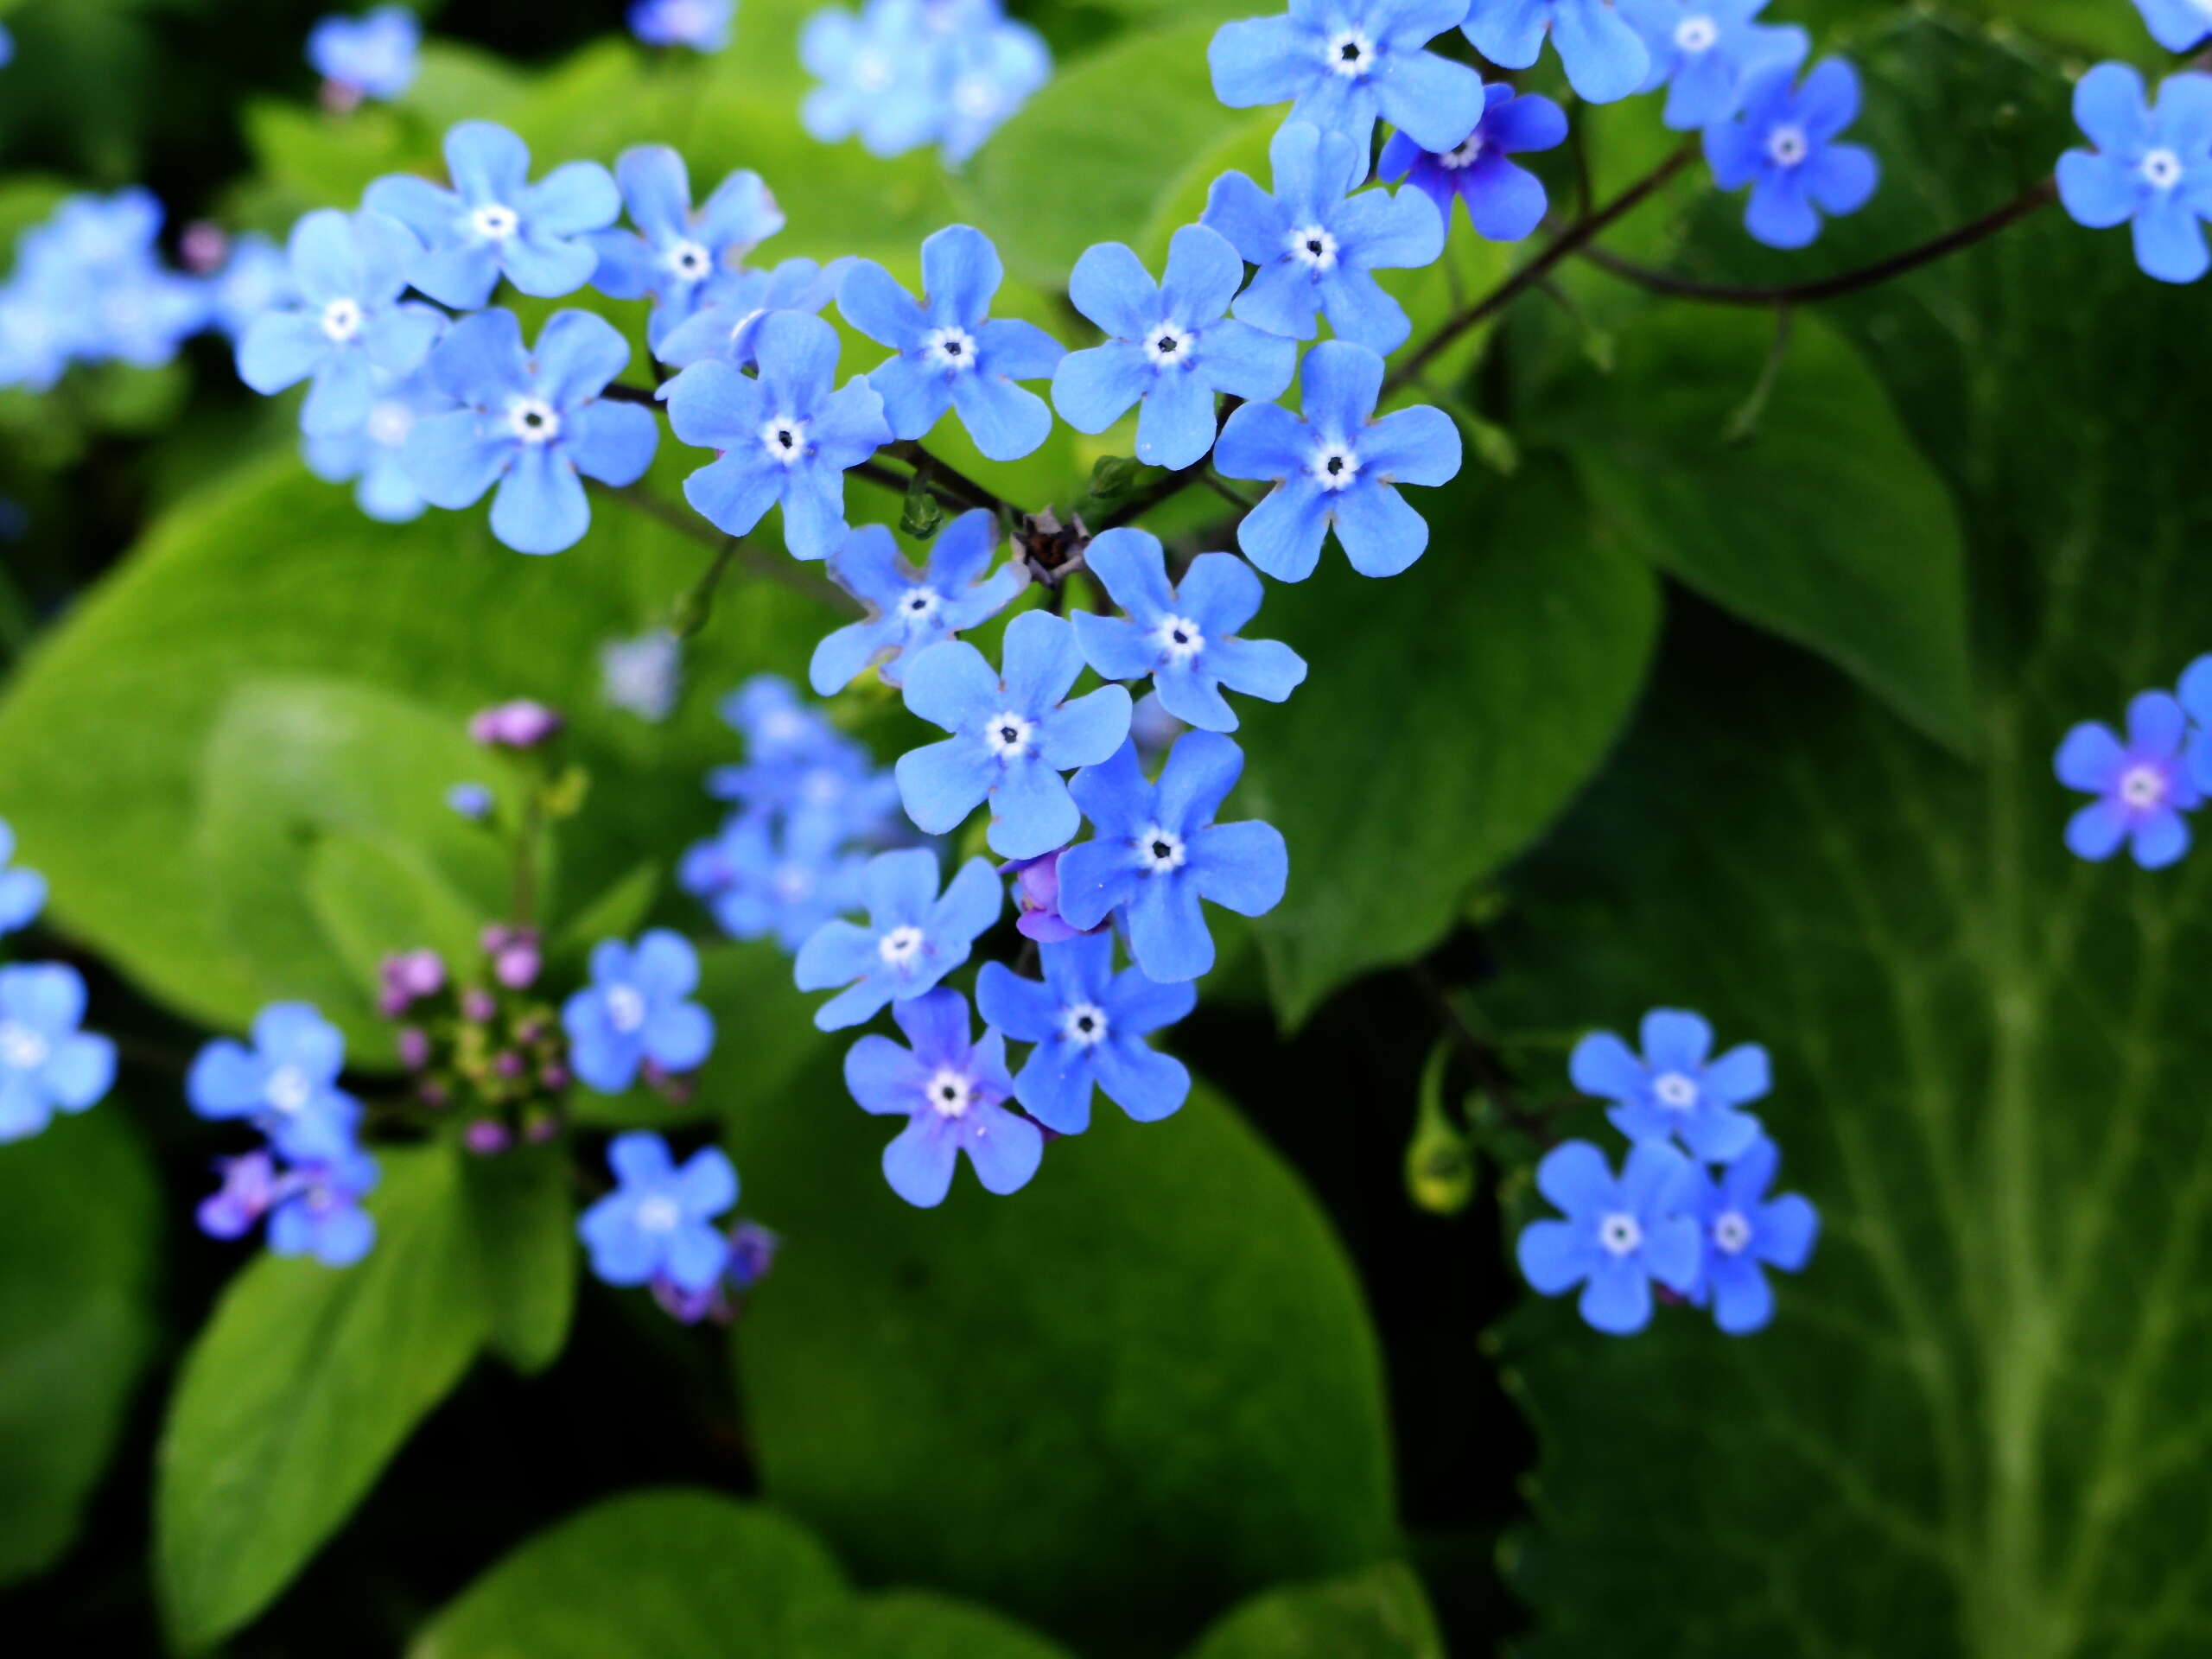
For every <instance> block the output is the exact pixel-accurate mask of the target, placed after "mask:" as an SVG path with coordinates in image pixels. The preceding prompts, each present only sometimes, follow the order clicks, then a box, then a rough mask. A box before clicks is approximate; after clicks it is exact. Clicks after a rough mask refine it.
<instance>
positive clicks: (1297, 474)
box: [1213, 340, 1459, 582]
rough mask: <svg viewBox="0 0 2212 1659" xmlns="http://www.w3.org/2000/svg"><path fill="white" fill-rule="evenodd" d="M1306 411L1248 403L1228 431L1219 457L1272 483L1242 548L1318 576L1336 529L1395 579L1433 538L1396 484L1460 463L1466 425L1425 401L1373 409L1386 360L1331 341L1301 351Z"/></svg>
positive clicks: (1267, 562) (1239, 536)
mask: <svg viewBox="0 0 2212 1659" xmlns="http://www.w3.org/2000/svg"><path fill="white" fill-rule="evenodd" d="M1302 381H1303V391H1304V398H1303V402H1304V404H1305V410H1306V412H1305V413H1304V414H1303V415H1293V414H1292V413H1290V411H1289V410H1286V409H1284V408H1283V407H1282V406H1281V404H1245V405H1244V406H1243V408H1241V409H1239V410H1237V411H1236V413H1235V414H1233V415H1231V416H1230V417H1229V419H1228V421H1227V423H1225V424H1224V426H1223V427H1222V429H1221V442H1220V444H1219V446H1218V447H1217V448H1216V450H1215V452H1214V458H1213V464H1214V466H1215V467H1216V468H1217V469H1218V470H1219V471H1220V473H1221V474H1223V476H1224V477H1227V478H1249V479H1263V480H1267V481H1268V482H1270V483H1272V484H1273V485H1274V486H1275V487H1274V489H1273V490H1272V491H1270V492H1269V493H1268V497H1267V499H1265V500H1263V501H1262V502H1261V503H1260V505H1258V506H1256V507H1255V508H1253V509H1252V511H1251V512H1249V513H1247V514H1245V516H1244V520H1243V523H1242V524H1238V525H1237V527H1236V544H1237V546H1239V547H1241V548H1243V550H1244V556H1245V557H1246V558H1248V559H1249V560H1251V561H1252V563H1254V564H1255V565H1257V566H1259V568H1260V569H1262V570H1263V571H1265V572H1266V573H1267V574H1268V575H1271V576H1273V577H1274V578H1275V580H1277V581H1278V582H1303V581H1305V580H1306V577H1308V576H1310V575H1313V567H1314V565H1315V564H1316V563H1319V560H1320V557H1321V544H1322V543H1323V542H1324V541H1325V540H1326V539H1327V537H1328V533H1329V531H1332V530H1334V531H1336V532H1337V540H1338V543H1339V544H1341V545H1342V546H1343V548H1344V556H1345V557H1346V558H1348V559H1350V560H1351V568H1352V569H1355V570H1357V571H1358V572H1359V573H1360V574H1361V575H1363V576H1395V575H1397V574H1398V573H1399V572H1400V571H1401V570H1403V569H1405V568H1406V567H1407V566H1408V565H1409V564H1411V563H1413V562H1414V560H1415V559H1418V558H1419V557H1421V554H1422V553H1423V552H1424V551H1425V550H1427V546H1428V521H1427V519H1425V518H1422V517H1421V514H1420V513H1419V512H1415V511H1414V508H1413V507H1412V506H1411V505H1409V504H1408V502H1407V501H1406V499H1405V498H1404V497H1403V496H1402V495H1400V494H1399V493H1398V486H1400V485H1402V484H1422V485H1437V484H1445V483H1448V482H1450V481H1451V480H1452V478H1453V477H1454V476H1456V475H1457V474H1458V473H1459V428H1457V427H1456V426H1454V425H1453V424H1452V417H1451V416H1448V415H1446V414H1445V413H1444V412H1443V410H1438V409H1431V408H1429V407H1427V405H1425V404H1424V405H1422V406H1421V407H1418V408H1414V409H1402V410H1396V411H1395V413H1392V414H1389V415H1385V416H1383V418H1382V419H1380V420H1376V419H1374V418H1373V416H1374V412H1375V404H1376V399H1377V398H1378V397H1381V396H1382V394H1383V359H1381V358H1379V357H1377V356H1376V354H1375V353H1372V352H1370V351H1369V350H1368V349H1367V348H1366V347H1365V346H1355V345H1353V344H1352V343H1351V341H1349V340H1327V341H1325V342H1323V343H1322V344H1321V345H1319V346H1315V347H1314V348H1313V350H1312V351H1310V352H1308V353H1306V366H1305V369H1304V371H1303V373H1302Z"/></svg>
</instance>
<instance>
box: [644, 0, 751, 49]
mask: <svg viewBox="0 0 2212 1659" xmlns="http://www.w3.org/2000/svg"><path fill="white" fill-rule="evenodd" d="M736 11H737V4H736V0H631V3H630V32H631V33H632V35H636V36H637V37H638V38H639V40H640V41H644V42H645V44H646V45H647V46H688V47H690V48H691V49H692V50H693V51H694V52H719V51H721V49H722V48H724V47H726V46H728V44H729V29H730V22H731V20H732V19H733V17H734V16H735V14H736Z"/></svg>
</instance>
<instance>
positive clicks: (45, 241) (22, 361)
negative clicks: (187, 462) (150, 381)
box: [0, 188, 210, 391]
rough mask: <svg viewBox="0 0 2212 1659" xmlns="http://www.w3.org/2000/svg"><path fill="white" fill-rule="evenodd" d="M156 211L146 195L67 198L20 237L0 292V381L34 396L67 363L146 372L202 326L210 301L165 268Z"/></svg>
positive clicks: (197, 287) (155, 203)
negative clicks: (112, 363) (116, 362)
mask: <svg viewBox="0 0 2212 1659" xmlns="http://www.w3.org/2000/svg"><path fill="white" fill-rule="evenodd" d="M161 226H162V205H161V203H160V202H159V201H157V200H155V198H154V196H153V194H151V193H150V192H149V191H146V190H143V189H137V188H132V189H129V190H121V191H118V192H117V193H116V194H113V195H111V196H92V195H78V196H71V197H69V198H68V199H67V200H64V201H63V202H62V203H61V205H60V207H57V208H55V209H54V213H53V214H52V215H51V216H50V217H49V218H48V219H47V220H46V221H45V222H44V223H43V224H40V225H35V226H32V227H31V228H30V229H29V230H28V231H25V232H23V233H22V236H21V237H20V238H17V241H16V269H15V272H14V274H13V276H11V277H10V279H9V281H8V283H7V285H6V287H5V289H0V384H6V385H26V386H29V387H30V388H31V389H32V390H34V391H41V390H43V389H45V388H46V387H48V386H50V385H53V384H54V381H55V380H56V379H58V378H60V375H61V372H62V371H63V369H64V368H65V367H66V366H67V365H68V363H69V362H70V360H71V359H80V360H84V361H87V362H97V361H100V360H102V359H110V358H119V359H123V360H124V361H125V362H128V363H133V364H136V365H139V366H140V367H145V368H152V367H157V366H159V365H162V364H163V363H166V362H168V360H169V359H171V358H173V357H174V356H175V354H176V350H177V347H178V346H179V345H180V344H181V342H182V340H184V338H185V337H186V336H187V335H188V334H193V333H194V332H196V331H197V330H199V329H200V328H201V327H205V326H206V324H207V320H208V312H209V304H210V296H209V294H208V291H207V289H206V288H205V286H204V285H203V284H201V283H198V282H195V281H192V280H189V279H188V278H185V277H179V276H177V275H176V274H175V273H174V272H172V271H169V270H164V269H163V268H162V264H161V260H160V253H159V249H158V247H157V245H156V237H157V235H158V234H159V232H160V231H161Z"/></svg>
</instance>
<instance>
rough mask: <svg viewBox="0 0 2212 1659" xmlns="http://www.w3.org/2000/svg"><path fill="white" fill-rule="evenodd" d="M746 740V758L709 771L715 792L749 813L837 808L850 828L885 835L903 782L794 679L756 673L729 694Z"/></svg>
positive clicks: (730, 711)
mask: <svg viewBox="0 0 2212 1659" xmlns="http://www.w3.org/2000/svg"><path fill="white" fill-rule="evenodd" d="M721 715H722V718H723V719H724V720H725V721H728V723H729V724H730V726H731V727H732V728H734V730H736V731H737V732H738V733H740V734H741V735H742V736H743V737H744V739H745V742H746V757H745V760H744V761H743V762H742V763H741V764H740V765H737V766H717V767H715V769H714V771H712V772H709V773H708V774H707V792H708V793H709V795H712V796H713V797H715V799H717V800H722V801H728V802H731V803H733V804H735V805H736V806H737V807H739V808H740V809H741V810H743V811H746V812H748V813H769V814H775V815H781V816H789V815H792V814H796V813H801V812H805V813H829V814H831V815H833V816H835V817H837V818H838V819H839V821H840V822H842V823H843V824H844V825H845V828H846V829H847V831H848V833H849V834H850V835H852V836H871V837H873V836H881V835H882V834H883V833H884V832H886V831H887V829H890V828H891V825H890V823H889V822H888V821H889V820H890V819H891V818H892V817H893V815H895V814H896V812H897V811H898V809H899V785H898V782H897V780H896V779H893V777H892V775H891V773H890V771H889V769H888V768H885V769H882V770H879V769H878V768H877V766H876V765H875V763H874V760H872V759H870V757H869V755H868V751H867V750H866V749H864V748H862V747H861V746H860V745H859V744H858V743H855V741H853V740H852V739H851V738H849V737H847V736H845V735H844V734H842V732H839V731H837V730H836V728H834V727H832V726H831V725H830V724H829V721H826V720H824V719H823V718H822V716H821V715H820V714H818V713H817V712H816V711H815V710H814V709H809V708H806V707H804V705H803V704H801V703H800V702H799V700H798V694H797V693H796V692H795V691H794V690H792V689H791V683H790V682H789V681H787V680H783V679H779V677H776V676H775V675H773V674H761V675H756V676H755V677H753V678H752V679H750V680H748V681H747V682H746V683H745V684H744V685H742V686H741V687H740V688H739V689H738V690H736V691H734V692H733V693H731V694H730V695H729V696H727V697H725V698H723V699H722V705H721Z"/></svg>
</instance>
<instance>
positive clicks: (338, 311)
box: [322, 300, 362, 346]
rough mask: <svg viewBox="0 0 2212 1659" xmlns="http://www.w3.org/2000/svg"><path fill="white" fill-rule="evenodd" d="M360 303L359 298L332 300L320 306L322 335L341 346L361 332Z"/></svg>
mask: <svg viewBox="0 0 2212 1659" xmlns="http://www.w3.org/2000/svg"><path fill="white" fill-rule="evenodd" d="M361 321H362V317H361V303H360V302H359V300H333V301H332V302H330V303H329V304H328V305H326V306H324V307H323V308H322V333H323V337H324V338H325V339H327V340H331V341H333V342H334V343H335V344H337V345H340V346H343V345H344V344H346V341H347V340H351V339H353V336H354V335H356V334H359V333H360V332H361Z"/></svg>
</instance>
